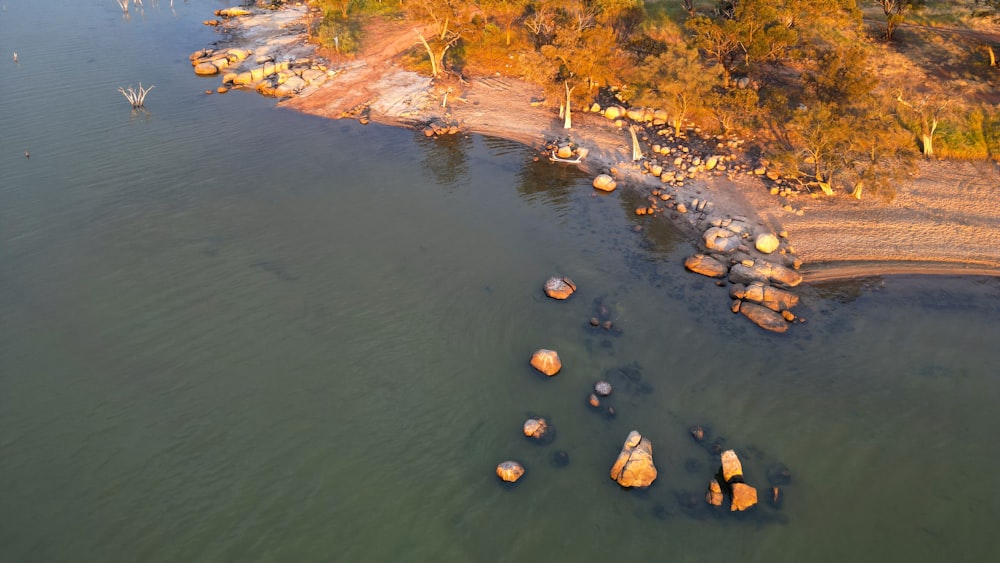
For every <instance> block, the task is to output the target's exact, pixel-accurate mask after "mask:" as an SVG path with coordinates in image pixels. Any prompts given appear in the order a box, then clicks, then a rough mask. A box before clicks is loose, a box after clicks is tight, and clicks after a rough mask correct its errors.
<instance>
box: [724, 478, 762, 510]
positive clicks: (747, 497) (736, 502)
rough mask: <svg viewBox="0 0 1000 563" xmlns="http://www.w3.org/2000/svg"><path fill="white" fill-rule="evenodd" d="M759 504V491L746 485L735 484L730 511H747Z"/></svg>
mask: <svg viewBox="0 0 1000 563" xmlns="http://www.w3.org/2000/svg"><path fill="white" fill-rule="evenodd" d="M755 504H757V489H755V488H753V487H751V486H750V485H747V484H746V483H733V504H732V506H731V507H730V509H729V510H730V511H732V512H736V511H740V510H746V509H748V508H750V507H751V506H753V505H755Z"/></svg>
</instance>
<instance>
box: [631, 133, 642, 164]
mask: <svg viewBox="0 0 1000 563" xmlns="http://www.w3.org/2000/svg"><path fill="white" fill-rule="evenodd" d="M635 129H636V127H635V125H629V126H628V132H629V133H631V134H632V160H642V148H641V147H640V146H639V137H637V136H636V134H635Z"/></svg>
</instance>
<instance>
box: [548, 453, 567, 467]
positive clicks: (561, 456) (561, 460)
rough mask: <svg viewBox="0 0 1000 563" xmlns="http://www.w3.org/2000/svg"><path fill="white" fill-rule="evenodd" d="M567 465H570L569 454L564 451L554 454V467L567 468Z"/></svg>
mask: <svg viewBox="0 0 1000 563" xmlns="http://www.w3.org/2000/svg"><path fill="white" fill-rule="evenodd" d="M567 465H569V453H567V452H565V451H564V450H558V451H555V452H552V466H553V467H566V466H567Z"/></svg>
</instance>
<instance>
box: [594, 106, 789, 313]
mask: <svg viewBox="0 0 1000 563" xmlns="http://www.w3.org/2000/svg"><path fill="white" fill-rule="evenodd" d="M591 111H594V112H600V113H602V114H603V115H604V117H605V118H607V119H609V120H612V121H614V122H615V124H616V126H618V127H624V126H625V125H626V123H628V124H629V127H630V128H633V129H634V130H636V131H637V134H636V140H637V141H639V140H641V142H642V143H644V145H643V146H644V147H645V149H644V150H643V151H638V150H636V151H634V152H636V153H639V154H637V155H636V156H635V158H636V159H639V158H641V163H640V164H639V165H638V166H639V167H640V171H641V173H642V174H648V175H651V176H654V177H656V178H659V180H660V183H661V184H662V186H661V187H659V188H654V189H652V190H651V192H650V193H649V195H648V196H646V198H645V201H643V202H640V203H639V205H638V206H637V207H636V208H635V214H636V215H656V214H660V213H663V212H668V211H670V212H672V213H673V218H675V219H676V218H677V217H679V216H686V217H688V219H687V221H688V222H689V223H690V224H691V225H693V226H695V227H696V228H698V229H699V232H700V233H701V243H702V245H703V247H704V252H701V253H698V254H695V255H693V256H691V257H689V258H687V260H685V267H686V268H687V269H688V270H691V271H692V272H695V273H699V274H702V275H705V276H709V277H713V278H718V279H724V278H728V279H729V281H730V282H732V283H734V284H744V285H745V284H749V283H751V282H754V281H760V282H761V283H763V284H765V285H777V286H779V287H782V288H790V287H795V286H796V285H798V284H799V283H800V282H801V281H802V278H801V275H799V274H798V272H796V271H795V270H797V269H798V267H799V266H800V265H801V262H800V261H799V260H798V259H796V258H795V257H794V256H793V254H792V249H791V247H790V246H788V245H787V243H786V241H785V240H783V239H784V238H785V237H787V233H785V232H784V231H782V232H780V233H777V234H776V233H773V232H771V231H770V230H768V229H763V228H761V226H760V225H751V224H750V222H749V221H748V220H747V219H746V218H743V217H730V216H728V215H723V214H721V213H720V212H718V211H717V210H716V209H715V206H714V203H713V202H712V201H709V199H708V198H701V197H698V198H694V199H692V198H691V196H690V194H687V195H684V194H683V193H682V192H683V190H679V189H678V188H683V187H684V185H685V182H690V181H691V180H693V179H696V178H699V177H700V176H704V175H711V176H723V175H725V176H728V177H729V178H731V179H735V178H736V176H737V175H751V176H763V177H766V178H768V179H769V180H770V181H773V182H775V183H776V184H781V183H782V178H781V177H780V174H778V172H777V170H775V169H770V168H768V166H769V165H770V163H768V162H766V161H762V162H761V163H760V164H758V165H755V166H751V165H750V164H748V163H746V162H742V161H741V160H740V155H739V154H738V150H739V149H740V147H741V146H742V145H743V143H744V141H743V140H742V139H739V138H737V137H733V136H729V137H724V136H721V135H716V136H709V135H703V134H702V133H701V131H700V129H698V128H697V127H683V126H679V125H678V124H676V123H670V122H669V120H668V117H669V116H668V114H667V112H665V111H662V110H658V109H652V108H642V107H630V108H626V107H623V106H620V105H615V104H610V105H607V106H606V107H604V108H603V109H602V108H601V106H600V105H599V104H595V105H594V106H593V107H592V108H591ZM635 128H637V129H635ZM614 175H615V171H614V170H612V174H603V175H601V176H599V177H598V178H599V180H598V179H595V181H594V185H595V187H598V183H599V182H600V184H601V185H607V186H612V187H613V186H615V185H616V184H615V178H614ZM612 189H613V188H612ZM793 191H794V190H793V189H792V188H791V187H787V186H785V187H782V188H781V190H780V194H781V195H789V194H791V193H793ZM698 193H699V194H700V191H699V192H698ZM796 193H797V192H796ZM719 285H725V284H724V283H723V282H720V283H719ZM756 295H758V294H757V293H751V294H750V296H749V297H747V298H734V301H732V302H731V307H730V308H731V310H732V311H733V312H741V313H743V315H744V316H745V317H746V318H747V319H749V320H750V321H752V322H754V323H755V324H757V325H758V326H760V327H762V328H764V329H766V330H770V331H774V332H784V331H786V330H787V329H788V327H789V326H790V323H791V322H793V321H794V320H796V316H795V315H794V314H793V313H792V312H791V311H790V310H789V309H790V307H791V306H788V307H783V308H781V309H779V310H774V309H773V308H772V307H771V306H770V305H768V304H762V303H761V302H760V301H755V299H754V297H755V296H756ZM744 305H746V307H745V308H744ZM799 320H801V319H799Z"/></svg>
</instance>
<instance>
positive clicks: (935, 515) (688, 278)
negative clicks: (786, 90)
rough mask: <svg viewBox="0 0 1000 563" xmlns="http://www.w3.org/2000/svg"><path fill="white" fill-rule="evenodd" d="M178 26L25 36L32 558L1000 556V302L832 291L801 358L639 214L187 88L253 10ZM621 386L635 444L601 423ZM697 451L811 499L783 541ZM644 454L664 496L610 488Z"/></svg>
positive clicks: (459, 150) (83, 13)
mask: <svg viewBox="0 0 1000 563" xmlns="http://www.w3.org/2000/svg"><path fill="white" fill-rule="evenodd" d="M145 4H146V8H145V10H144V14H143V15H141V16H140V15H139V14H133V15H132V17H131V18H130V19H129V20H128V21H126V20H124V19H122V17H121V14H120V11H119V9H118V8H117V6H116V4H115V3H114V2H113V1H111V0H84V1H73V2H71V1H69V0H53V1H50V2H45V3H40V2H28V1H26V0H24V1H11V0H6V3H5V4H4V5H3V6H4V7H5V9H4V10H3V11H0V53H10V52H12V51H15V50H16V51H17V52H18V53H19V56H20V63H19V64H14V63H13V62H12V61H11V60H10V57H9V55H6V54H5V55H3V57H2V58H0V127H2V131H3V134H2V135H0V492H2V501H0V560H2V561H42V562H54V561H74V562H75V561H136V560H142V561H456V562H459V561H461V562H466V561H540V560H544V559H552V560H576V561H607V560H608V559H609V558H614V559H616V560H627V559H631V558H638V557H643V558H647V559H649V558H653V559H655V560H660V559H663V558H664V557H667V558H669V559H670V560H671V561H717V560H721V559H722V558H723V557H727V558H731V557H733V556H736V557H738V558H740V559H742V560H746V561H763V560H778V561H845V560H858V561H896V560H909V561H942V560H956V561H985V560H990V559H992V556H993V555H994V554H995V548H994V547H993V546H992V545H991V544H990V543H989V541H988V538H989V537H990V536H989V534H990V533H991V531H992V523H993V522H994V521H995V520H996V519H997V518H998V517H1000V495H998V494H997V492H996V489H995V488H994V487H992V483H991V482H990V480H989V468H990V467H995V466H998V465H1000V450H998V449H997V448H996V447H995V446H994V442H995V439H994V436H993V429H994V428H995V427H996V426H997V424H998V423H1000V413H998V412H997V411H996V409H995V407H994V405H995V404H996V402H997V399H998V398H1000V378H998V376H997V375H998V372H997V361H996V359H995V354H993V353H992V352H993V348H994V347H995V346H996V344H995V343H996V342H997V341H998V337H1000V305H998V303H1000V301H998V299H997V298H998V297H1000V282H998V281H997V280H995V279H984V278H966V279H955V278H937V277H934V278H921V277H914V278H906V277H896V278H887V279H870V280H861V281H858V282H853V283H840V284H828V285H823V286H821V287H816V288H811V289H809V290H808V291H807V292H806V295H805V304H804V306H803V307H801V308H800V310H799V313H800V314H801V315H802V316H804V317H806V318H807V319H808V322H807V323H806V324H802V325H796V326H795V327H794V328H793V329H792V330H791V331H790V332H789V333H788V334H786V335H783V336H777V335H772V334H766V333H763V332H761V331H760V330H758V329H757V328H756V327H754V326H752V325H750V324H749V323H748V322H746V321H745V320H744V319H742V317H739V316H734V315H732V314H731V313H729V311H728V307H727V300H726V297H725V289H721V288H718V287H716V286H715V285H714V282H713V281H712V280H708V279H706V278H701V277H699V276H694V275H692V274H688V273H686V272H684V271H683V269H682V268H681V266H680V263H681V261H682V260H683V258H684V257H685V256H686V255H687V254H689V253H690V252H691V247H690V245H689V244H688V243H687V242H686V241H685V240H684V239H683V238H682V237H680V236H679V235H678V234H677V233H676V232H674V231H673V230H672V229H671V228H670V227H669V226H667V225H655V224H653V223H651V222H649V221H648V219H647V218H638V217H635V216H633V215H632V214H630V213H628V210H629V209H631V208H632V207H634V205H633V202H632V201H631V200H630V196H629V195H628V194H624V193H617V194H612V195H609V196H595V195H594V194H593V193H592V192H593V190H592V189H591V188H590V187H589V182H588V179H587V178H584V177H581V176H580V175H579V174H578V173H577V172H575V171H573V170H572V169H568V168H561V167H555V166H551V165H549V164H545V163H533V162H531V157H532V156H533V155H532V154H531V153H530V151H528V150H526V149H524V148H523V147H520V146H518V145H516V144H512V143H509V142H506V141H502V140H497V139H491V138H484V137H479V136H471V137H468V138H465V137H460V138H451V139H442V140H437V141H433V140H427V139H424V138H423V137H422V136H421V135H419V134H418V133H414V132H410V131H406V130H400V129H391V128H383V127H376V126H368V127H362V126H360V125H358V124H356V123H354V122H347V121H344V122H334V121H324V120H321V119H317V118H313V117H309V116H303V115H297V114H294V113H290V112H287V111H284V110H279V109H275V108H274V107H273V101H272V100H268V99H264V98H260V97H257V96H255V95H252V94H244V93H240V92H234V93H231V94H228V95H226V96H218V95H213V96H206V95H205V94H204V93H203V91H204V90H205V89H208V88H213V87H215V86H217V85H218V81H217V80H216V79H199V78H198V77H196V76H194V74H193V73H192V72H191V68H190V65H189V63H188V60H187V55H188V54H189V53H190V52H192V51H194V50H196V49H199V48H201V47H203V46H205V45H207V44H209V43H210V42H211V41H213V40H214V38H215V34H214V31H213V30H211V29H210V28H206V27H203V26H201V25H200V22H201V21H202V20H204V19H208V18H209V17H210V16H211V12H212V10H214V9H216V8H218V7H222V6H224V3H221V2H208V1H203V2H198V1H191V2H174V6H173V10H171V8H170V6H169V3H168V2H165V1H163V0H161V1H160V2H159V4H158V5H152V3H151V2H150V0H147V1H146V2H145ZM40 29H43V30H45V33H39V32H38V30H40ZM139 80H142V81H143V83H144V84H146V85H149V84H155V85H156V87H155V89H154V90H153V91H152V92H151V94H150V95H149V101H148V105H149V111H148V113H139V114H135V115H133V114H132V113H131V112H130V111H129V108H128V107H127V104H125V102H124V99H123V98H121V96H120V95H119V94H118V93H117V92H116V91H115V90H116V88H117V87H118V86H127V85H129V84H133V85H137V84H138V81H139ZM24 150H29V151H30V152H31V158H30V159H27V158H25V157H24V154H23V152H24ZM635 225H641V226H643V229H644V230H643V231H642V232H639V233H636V232H634V231H633V229H632V228H633V226H635ZM557 273H558V274H566V275H569V276H571V277H572V278H573V279H574V280H575V281H576V282H577V283H578V284H579V288H580V291H579V292H578V293H577V294H576V295H574V296H573V297H572V298H571V299H570V300H568V301H566V302H556V301H552V300H549V299H547V298H545V297H544V296H543V295H542V293H541V284H542V283H543V282H544V280H545V278H547V277H548V276H549V275H552V274H557ZM598 304H603V305H605V306H606V307H608V309H609V312H608V314H609V315H610V316H611V317H612V318H613V319H614V322H615V325H616V326H617V327H619V328H620V329H621V331H622V332H621V334H615V333H613V332H605V331H602V330H600V329H592V328H590V327H589V325H588V324H587V320H588V319H589V318H590V317H591V316H593V315H594V314H595V310H596V308H597V307H598V306H599V305H598ZM540 347H547V348H553V349H556V350H558V351H559V353H560V355H561V356H562V359H563V363H564V366H565V367H564V369H563V371H562V372H561V373H560V374H559V375H557V376H556V377H554V378H551V379H545V378H542V377H541V376H538V375H536V374H535V373H533V372H532V370H531V368H530V367H528V366H527V360H528V357H529V356H530V354H531V353H532V352H533V351H534V350H535V349H537V348H540ZM602 377H607V378H608V379H609V380H610V381H611V382H612V383H613V384H614V385H615V392H614V394H613V395H612V396H611V398H610V402H611V404H613V405H614V407H615V409H616V410H617V416H616V417H614V418H609V417H606V416H605V415H603V414H601V413H597V412H593V411H591V410H589V409H588V408H587V407H586V406H585V404H584V403H585V398H586V395H587V393H588V392H589V387H590V385H592V384H593V382H594V381H596V380H597V379H599V378H602ZM537 414H541V415H544V416H546V417H547V418H549V419H550V420H551V421H552V422H553V423H554V425H555V428H556V432H557V434H556V437H555V439H554V441H553V442H552V443H551V444H549V445H545V446H539V445H535V444H531V443H528V442H526V441H525V439H524V438H523V436H521V434H520V427H521V424H522V422H523V421H524V419H525V418H526V417H528V416H531V415H537ZM692 424H701V425H703V426H705V427H706V428H707V429H708V430H709V433H710V438H711V440H716V439H719V438H721V439H723V440H724V441H723V442H722V443H723V445H724V446H725V447H733V448H736V449H737V450H738V451H739V452H740V454H741V457H742V459H743V462H744V469H745V471H746V478H747V481H748V482H750V483H751V484H753V485H756V486H757V487H758V488H759V489H760V490H761V492H762V496H763V492H764V490H765V488H766V487H767V486H768V475H767V474H768V469H769V468H770V467H772V466H775V465H776V464H784V465H785V466H787V467H788V468H789V469H790V471H791V474H792V480H791V483H790V484H789V485H787V486H785V487H783V491H784V494H785V496H784V500H783V503H782V504H781V507H780V509H774V508H771V507H770V506H767V505H766V504H763V505H762V506H760V507H759V508H758V509H757V510H755V511H754V513H753V514H747V515H739V516H733V515H730V514H728V513H726V512H724V511H722V512H719V513H715V512H711V511H709V510H707V509H706V508H705V507H704V506H703V505H702V504H701V502H695V503H694V505H693V507H688V506H687V503H686V501H685V499H686V498H687V497H689V496H691V495H695V497H696V500H697V499H700V497H701V495H702V494H703V493H704V490H705V488H706V485H707V482H708V480H709V479H710V478H711V475H712V474H713V473H714V471H715V469H716V464H717V457H716V456H713V455H711V454H710V453H709V452H708V451H707V450H706V449H705V448H703V447H702V446H700V445H698V444H696V443H695V442H694V441H693V440H692V439H691V438H690V436H689V435H688V430H687V429H688V427H689V426H690V425H692ZM632 429H638V430H640V431H641V432H642V433H643V434H645V435H646V436H648V437H649V438H650V439H651V440H652V442H653V445H654V457H655V460H656V463H657V466H658V468H659V470H660V477H659V479H658V480H657V482H656V483H655V484H654V486H653V487H651V488H650V489H649V490H648V491H645V492H637V491H625V490H621V489H620V488H619V487H618V486H617V485H616V484H615V483H614V482H612V481H611V480H610V479H608V477H607V472H608V470H609V468H610V466H611V464H612V462H613V461H614V458H615V456H616V454H617V452H618V450H619V448H620V446H621V443H622V441H623V440H624V438H625V436H626V435H627V433H628V432H629V430H632ZM556 450H563V451H566V452H567V453H568V454H569V457H570V464H569V465H568V466H566V467H563V468H558V467H555V466H553V464H552V463H551V456H552V454H553V452H554V451H556ZM510 458H513V459H518V460H521V461H522V462H523V463H524V464H525V465H526V467H527V468H528V473H527V475H526V476H525V478H524V479H523V480H522V481H521V482H520V483H518V485H517V486H516V487H513V488H505V487H501V486H500V485H499V484H498V483H497V481H496V478H495V477H494V475H493V469H494V467H495V465H496V464H497V463H498V462H500V461H502V460H504V459H510Z"/></svg>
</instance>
